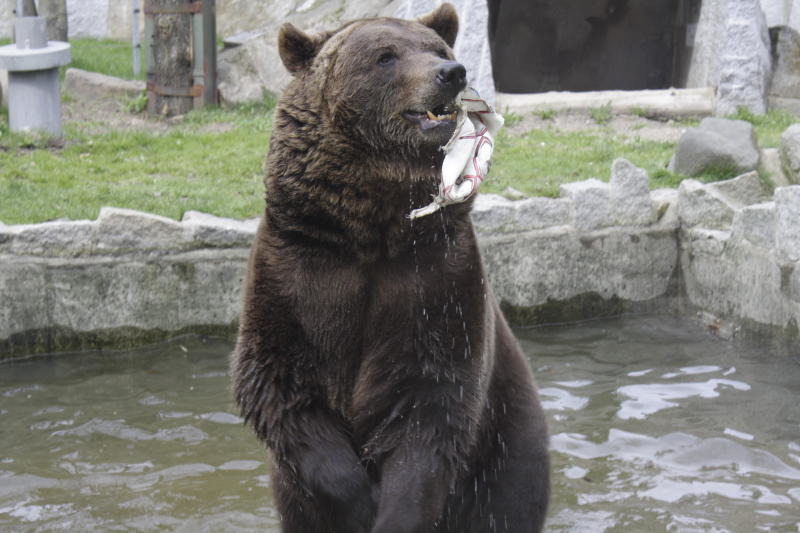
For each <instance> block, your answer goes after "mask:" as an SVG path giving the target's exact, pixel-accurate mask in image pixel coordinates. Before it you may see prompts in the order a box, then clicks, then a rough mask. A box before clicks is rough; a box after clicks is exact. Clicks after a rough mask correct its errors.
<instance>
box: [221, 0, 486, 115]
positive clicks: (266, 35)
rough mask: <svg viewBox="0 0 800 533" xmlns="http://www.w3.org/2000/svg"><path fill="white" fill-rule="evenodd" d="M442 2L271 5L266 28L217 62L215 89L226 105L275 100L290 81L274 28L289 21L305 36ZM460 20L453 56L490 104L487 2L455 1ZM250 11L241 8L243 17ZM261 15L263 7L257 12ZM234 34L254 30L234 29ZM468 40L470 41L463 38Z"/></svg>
mask: <svg viewBox="0 0 800 533" xmlns="http://www.w3.org/2000/svg"><path fill="white" fill-rule="evenodd" d="M439 3H440V2H434V1H431V0H413V1H410V2H409V1H402V2H401V1H395V2H391V3H390V2H389V1H388V0H364V1H359V2H343V1H333V0H328V1H324V2H315V3H313V4H311V5H309V3H308V2H306V1H304V0H289V1H283V2H274V4H275V5H274V6H270V8H274V9H273V12H274V13H273V14H272V15H271V17H270V20H269V22H268V23H266V24H265V25H263V26H262V28H261V29H259V30H256V31H249V32H246V33H242V34H238V35H235V36H234V38H233V39H229V40H228V42H229V43H230V44H236V43H242V44H241V46H234V47H229V48H226V49H225V50H223V51H222V52H221V53H220V54H219V57H218V63H219V88H220V94H221V95H222V99H223V101H224V102H227V103H231V104H239V103H245V102H253V101H257V100H260V99H261V98H262V97H263V94H264V93H265V92H267V93H269V94H272V95H278V94H280V92H281V91H282V90H283V89H284V88H285V87H286V84H287V83H289V81H291V77H290V75H289V74H288V72H286V71H285V69H284V68H283V64H282V63H281V61H280V57H279V55H278V49H277V35H278V28H279V27H280V25H281V24H282V23H283V22H291V23H293V24H295V25H296V26H297V27H299V28H302V29H303V30H307V31H318V30H321V29H333V28H336V27H338V26H339V25H341V24H342V23H344V22H345V21H348V20H352V19H357V18H362V17H372V16H377V15H383V16H393V17H400V18H415V17H418V16H420V15H423V14H425V13H427V12H429V11H431V10H432V9H434V8H435V7H436V6H437V5H438V4H439ZM452 3H453V4H454V5H455V7H456V9H457V11H458V13H459V16H460V21H461V29H460V31H459V38H458V39H457V41H456V44H455V46H454V51H455V54H456V57H457V58H458V60H459V61H461V62H462V63H464V65H465V66H466V67H467V76H468V81H469V83H470V85H472V86H473V87H474V88H476V89H477V90H478V91H479V92H480V94H481V95H482V96H483V97H484V98H485V99H486V100H488V101H489V102H494V99H495V90H494V80H493V78H492V64H491V58H490V51H489V40H488V33H487V32H488V30H487V23H486V21H487V20H488V8H487V4H486V0H453V2H452ZM251 9H252V8H247V7H243V9H242V10H241V11H242V13H247V12H249V11H248V10H251ZM259 9H260V10H263V7H259ZM229 27H236V28H237V30H236V31H237V33H238V32H242V31H244V30H245V29H247V30H253V26H252V25H246V24H238V25H236V24H234V25H229ZM467 36H468V37H467Z"/></svg>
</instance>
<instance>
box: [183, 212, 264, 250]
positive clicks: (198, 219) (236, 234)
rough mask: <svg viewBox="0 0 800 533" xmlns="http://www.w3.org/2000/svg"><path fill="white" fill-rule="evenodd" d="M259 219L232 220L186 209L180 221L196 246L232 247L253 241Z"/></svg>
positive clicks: (246, 244)
mask: <svg viewBox="0 0 800 533" xmlns="http://www.w3.org/2000/svg"><path fill="white" fill-rule="evenodd" d="M259 220H260V219H258V218H256V219H252V220H233V219H231V218H222V217H217V216H214V215H209V214H206V213H200V212H198V211H187V212H186V213H184V215H183V220H182V223H183V224H184V225H185V226H187V227H188V228H189V230H190V231H191V234H192V236H193V238H194V241H195V244H197V245H198V246H214V247H233V246H249V245H250V243H252V242H253V237H254V236H255V233H256V230H257V229H258V224H259Z"/></svg>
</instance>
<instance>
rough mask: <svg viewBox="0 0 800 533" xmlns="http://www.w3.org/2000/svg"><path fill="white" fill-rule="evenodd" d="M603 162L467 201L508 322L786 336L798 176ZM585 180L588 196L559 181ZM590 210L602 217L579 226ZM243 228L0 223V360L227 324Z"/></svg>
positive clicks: (193, 218)
mask: <svg viewBox="0 0 800 533" xmlns="http://www.w3.org/2000/svg"><path fill="white" fill-rule="evenodd" d="M613 168H614V170H613V172H612V183H611V184H606V183H601V182H597V181H596V180H590V181H587V182H580V183H577V184H571V185H570V186H568V187H566V188H567V189H568V190H569V191H571V193H570V194H566V195H565V196H564V197H562V198H527V199H523V200H517V201H511V200H507V199H504V198H501V197H498V196H493V195H482V196H479V197H478V199H477V200H476V202H475V207H474V210H473V222H474V226H475V230H476V232H477V235H478V244H479V246H480V247H481V251H482V254H483V260H484V263H485V266H486V269H487V272H488V273H489V278H490V280H491V282H492V286H493V289H494V292H495V293H496V295H497V297H498V299H499V300H500V302H501V306H502V307H503V309H504V310H505V311H506V312H507V313H508V315H509V318H510V319H511V320H512V321H513V322H514V323H516V324H536V323H546V322H567V321H574V320H580V319H585V318H591V317H595V316H602V315H608V314H615V313H616V314H618V313H620V312H625V311H632V312H638V311H643V310H646V311H654V310H659V311H664V310H673V309H675V308H682V309H684V310H686V309H697V310H701V311H703V312H705V314H704V315H703V316H710V317H713V320H712V319H709V320H710V323H712V322H713V323H714V324H716V323H717V322H720V323H725V324H727V325H726V328H725V330H726V331H730V332H736V331H739V329H738V328H739V326H738V324H742V325H744V326H745V327H747V328H748V330H758V329H762V330H768V331H769V332H770V333H771V334H773V335H777V336H784V337H786V336H787V335H788V337H787V338H795V337H796V336H797V335H798V334H797V330H798V327H797V325H798V323H800V239H798V238H797V235H800V232H798V231H797V228H798V227H800V211H798V209H797V206H798V205H800V185H798V186H791V187H784V188H780V189H778V190H777V192H776V194H775V197H774V199H770V198H765V197H764V195H763V192H762V191H761V189H760V186H759V184H758V182H757V181H754V176H752V175H747V174H746V175H743V176H740V177H739V178H737V179H734V180H729V181H726V182H720V183H716V184H702V183H700V182H696V181H691V180H687V181H684V184H685V185H683V186H682V190H681V191H676V190H665V189H660V190H656V191H653V192H650V191H649V190H647V187H646V183H647V179H646V174H643V173H642V171H641V169H637V168H636V167H634V166H633V165H631V164H630V163H629V162H627V161H625V160H617V161H615V162H614V166H613ZM614 173H616V174H614ZM614 175H616V176H617V177H616V178H614ZM620 187H622V189H623V190H616V189H617V188H620ZM587 190H588V191H595V190H598V191H600V194H577V193H575V192H576V191H587ZM615 190H616V192H615ZM573 193H574V194H573ZM765 200H767V201H765ZM709 202H711V203H709ZM592 210H596V211H597V212H601V213H604V215H603V217H602V220H600V221H599V222H598V221H597V220H594V219H592V220H591V221H590V222H591V223H587V222H588V219H587V217H589V215H587V213H590V212H591V211H592ZM257 226H258V220H257V219H254V220H248V221H236V220H230V219H225V218H220V217H214V216H211V215H206V214H203V213H197V212H189V213H187V214H186V215H185V216H184V219H183V220H182V221H180V222H178V221H175V220H171V219H168V218H164V217H159V216H155V215H150V214H147V213H140V212H137V211H131V210H127V209H116V208H104V209H103V210H102V211H101V213H100V216H99V217H98V218H97V220H94V221H55V222H48V223H45V224H36V225H18V226H6V225H3V224H2V223H0V264H2V266H3V268H0V359H3V358H9V357H17V356H23V355H29V354H35V353H50V352H54V351H73V350H78V349H85V348H92V349H105V348H116V347H121V346H130V345H132V344H136V343H141V342H151V341H154V340H159V339H164V338H168V337H171V336H175V335H178V334H181V333H186V332H200V333H208V332H213V333H215V334H226V333H232V332H233V331H234V328H235V325H236V322H237V317H238V313H239V306H240V290H241V284H242V281H243V278H244V275H245V270H246V264H247V258H248V256H249V246H250V243H251V241H252V239H253V237H254V235H255V232H256V229H257ZM792 335H794V336H795V337H792ZM776 338H777V337H776Z"/></svg>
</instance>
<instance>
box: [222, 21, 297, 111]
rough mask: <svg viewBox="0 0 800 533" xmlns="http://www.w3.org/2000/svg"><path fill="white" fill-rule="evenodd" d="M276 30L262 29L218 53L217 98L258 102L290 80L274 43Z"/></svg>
mask: <svg viewBox="0 0 800 533" xmlns="http://www.w3.org/2000/svg"><path fill="white" fill-rule="evenodd" d="M276 41H277V34H276V33H274V32H263V33H260V34H259V35H257V36H256V37H254V38H252V39H250V40H248V41H247V42H246V43H245V44H243V45H242V46H237V47H233V48H228V49H226V50H223V51H222V52H220V54H219V57H218V69H219V92H220V98H221V99H222V101H223V103H226V104H244V103H247V102H257V101H260V100H261V99H263V98H264V94H265V93H267V94H270V95H272V96H277V95H279V94H280V93H281V91H283V89H284V88H285V87H286V85H288V84H289V82H290V81H291V80H292V76H291V74H289V72H288V71H287V70H286V69H285V68H284V66H283V63H282V62H281V58H280V55H279V54H278V47H277V45H276Z"/></svg>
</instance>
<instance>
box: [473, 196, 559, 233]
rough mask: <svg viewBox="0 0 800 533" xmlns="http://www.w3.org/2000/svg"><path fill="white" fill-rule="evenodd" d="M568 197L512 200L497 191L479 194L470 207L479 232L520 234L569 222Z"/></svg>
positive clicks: (476, 229)
mask: <svg viewBox="0 0 800 533" xmlns="http://www.w3.org/2000/svg"><path fill="white" fill-rule="evenodd" d="M571 206H572V203H571V202H570V201H569V200H565V199H557V198H539V197H534V198H526V199H524V200H517V201H512V200H508V199H507V198H503V197H502V196H498V195H496V194H481V195H479V196H478V197H477V198H476V199H475V203H474V204H473V207H472V223H473V224H474V226H475V231H476V232H478V233H479V234H489V233H515V232H516V233H519V232H525V231H531V230H538V229H543V228H549V227H553V226H565V225H568V224H570V223H571V218H570V216H571V213H570V210H571Z"/></svg>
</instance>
